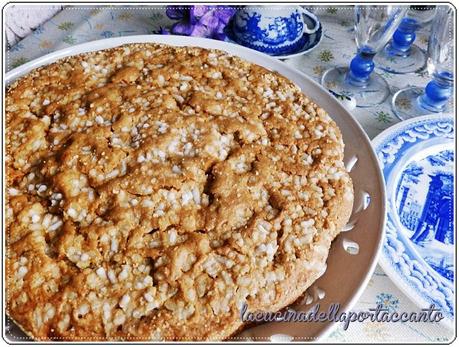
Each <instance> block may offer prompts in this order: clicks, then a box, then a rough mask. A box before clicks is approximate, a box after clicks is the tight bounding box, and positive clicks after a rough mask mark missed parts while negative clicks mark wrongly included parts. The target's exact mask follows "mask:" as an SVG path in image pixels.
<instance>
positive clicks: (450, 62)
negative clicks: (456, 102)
mask: <svg viewBox="0 0 459 347" xmlns="http://www.w3.org/2000/svg"><path fill="white" fill-rule="evenodd" d="M454 42H455V38H454V13H453V9H452V7H449V6H447V5H443V6H437V12H436V14H435V18H434V19H433V21H432V32H431V35H430V39H429V44H428V49H427V55H428V58H427V71H428V72H429V73H430V75H431V76H432V80H431V81H430V82H429V83H428V84H427V86H426V87H425V88H424V89H422V88H418V87H408V88H405V89H401V90H399V91H398V92H397V93H395V94H394V97H393V98H392V110H393V111H394V113H395V115H396V116H397V117H398V118H399V119H408V118H413V117H416V116H421V115H426V114H431V113H438V112H448V111H449V110H450V109H451V107H452V100H451V96H452V95H453V85H454V74H453V72H454Z"/></svg>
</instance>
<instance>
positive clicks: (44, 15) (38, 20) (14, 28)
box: [5, 5, 62, 46]
mask: <svg viewBox="0 0 459 347" xmlns="http://www.w3.org/2000/svg"><path fill="white" fill-rule="evenodd" d="M61 9H62V6H43V5H40V6H32V5H26V6H24V5H10V6H8V7H6V8H5V31H6V40H7V42H8V45H9V46H11V45H13V44H15V43H16V42H17V41H19V40H20V39H22V38H23V37H25V36H27V35H28V34H30V33H31V32H32V30H33V29H35V28H36V27H38V26H39V25H40V24H42V23H44V22H46V21H47V20H48V19H50V18H51V17H53V16H54V15H55V14H56V13H57V12H59V11H60V10H61Z"/></svg>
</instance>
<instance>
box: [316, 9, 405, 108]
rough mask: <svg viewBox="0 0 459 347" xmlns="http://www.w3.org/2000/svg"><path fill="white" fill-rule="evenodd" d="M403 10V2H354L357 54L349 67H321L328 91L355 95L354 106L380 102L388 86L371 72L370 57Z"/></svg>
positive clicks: (388, 90)
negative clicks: (366, 3) (323, 68)
mask: <svg viewBox="0 0 459 347" xmlns="http://www.w3.org/2000/svg"><path fill="white" fill-rule="evenodd" d="M407 10H408V7H406V6H381V5H379V6H373V5H372V6H368V5H361V6H355V11H354V21H355V24H354V28H355V41H356V44H357V49H358V50H357V55H356V56H355V57H354V58H353V59H352V61H351V63H350V65H349V67H347V66H339V67H335V68H332V69H329V70H327V71H325V72H324V74H323V76H322V81H321V82H322V85H323V86H324V87H325V88H327V89H329V90H330V91H331V92H332V94H335V95H336V94H339V95H345V96H348V97H351V98H353V99H355V102H356V106H357V107H372V106H375V105H379V104H381V103H382V102H384V100H386V99H387V97H388V96H389V94H390V88H389V85H388V83H387V81H386V80H385V79H384V78H383V77H381V76H380V75H378V74H376V73H375V72H373V70H374V67H375V64H374V62H373V58H374V56H375V55H376V53H378V52H379V51H380V50H381V49H382V48H383V47H384V46H385V45H386V44H387V42H388V41H389V39H390V38H391V37H392V35H393V34H394V32H395V30H396V29H397V27H398V25H399V24H400V22H401V20H402V18H403V17H404V16H405V14H406V12H407Z"/></svg>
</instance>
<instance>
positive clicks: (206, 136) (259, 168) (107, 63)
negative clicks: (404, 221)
mask: <svg viewBox="0 0 459 347" xmlns="http://www.w3.org/2000/svg"><path fill="white" fill-rule="evenodd" d="M6 111H7V114H6V117H7V158H6V167H7V185H8V196H7V218H6V224H7V245H8V249H7V254H8V257H7V262H6V268H7V311H8V313H9V315H10V316H11V317H12V318H13V319H14V320H15V321H17V322H18V324H19V325H20V326H21V328H22V329H23V330H24V331H26V332H28V333H29V334H30V335H31V336H33V337H34V338H36V339H45V340H46V339H66V340H113V339H123V340H204V339H207V340H216V339H225V338H228V337H229V336H231V335H232V334H233V333H234V332H235V331H237V330H238V329H239V328H240V327H241V326H242V322H241V321H240V318H239V307H240V305H241V304H242V303H243V302H247V303H248V305H249V309H250V310H252V311H254V310H271V311H272V310H278V309H280V308H282V307H285V306H286V305H288V304H289V303H291V302H293V301H295V300H296V299H297V298H298V297H299V296H300V295H301V294H302V293H303V292H304V290H305V289H307V287H308V286H310V285H311V283H312V282H313V281H315V280H316V279H317V277H319V276H320V275H321V273H322V272H323V270H324V266H325V262H326V258H327V256H328V250H329V247H330V243H331V241H332V240H333V239H334V238H335V237H336V235H337V234H338V233H339V231H340V230H341V228H342V227H343V226H344V224H345V223H346V222H347V220H348V218H349V215H350V213H351V209H352V201H353V191H352V182H351V180H350V177H349V175H348V174H347V173H346V171H345V168H344V165H343V162H342V160H343V150H344V145H343V142H342V138H341V134H340V132H339V129H338V128H337V126H336V124H335V123H334V122H333V121H332V120H331V118H330V117H329V116H328V115H327V114H326V113H325V111H323V110H322V109H320V107H318V106H317V105H316V104H314V103H313V102H312V101H311V100H309V99H308V98H307V97H306V96H304V95H303V94H302V92H301V91H300V89H299V88H298V87H296V86H295V85H294V84H292V83H291V82H290V81H288V80H286V79H285V78H284V77H282V76H280V75H278V74H276V73H272V72H269V71H267V70H266V69H264V68H262V67H260V66H257V65H254V64H250V63H248V62H245V61H243V60H241V59H239V58H237V57H234V56H230V55H228V54H227V53H223V52H220V51H212V50H204V49H199V48H176V47H170V46H164V45H156V44H133V45H127V46H122V47H118V48H114V49H110V50H105V51H99V52H94V53H88V54H84V55H80V56H75V57H70V58H66V59H63V60H61V61H59V62H57V63H54V64H51V65H49V66H46V67H44V68H40V69H37V70H35V71H33V72H32V73H30V74H28V75H26V76H25V77H23V78H22V79H20V80H19V81H18V82H16V83H14V84H13V85H12V86H11V87H10V88H9V90H8V92H7V98H6Z"/></svg>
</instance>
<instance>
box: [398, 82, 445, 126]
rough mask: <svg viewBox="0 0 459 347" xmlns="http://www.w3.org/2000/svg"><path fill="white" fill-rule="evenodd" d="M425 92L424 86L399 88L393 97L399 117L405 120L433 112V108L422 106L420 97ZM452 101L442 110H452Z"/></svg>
mask: <svg viewBox="0 0 459 347" xmlns="http://www.w3.org/2000/svg"><path fill="white" fill-rule="evenodd" d="M422 94H424V89H423V88H418V87H409V88H405V89H401V90H399V91H398V92H397V93H395V94H394V96H393V97H392V111H394V113H395V115H396V116H397V118H398V119H401V120H405V119H410V118H414V117H419V116H424V115H427V114H432V113H434V112H432V111H431V110H428V109H426V108H423V107H421V105H420V104H419V98H420V97H421V95H422ZM450 111H451V103H448V104H447V105H446V107H445V109H443V110H441V112H450Z"/></svg>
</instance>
